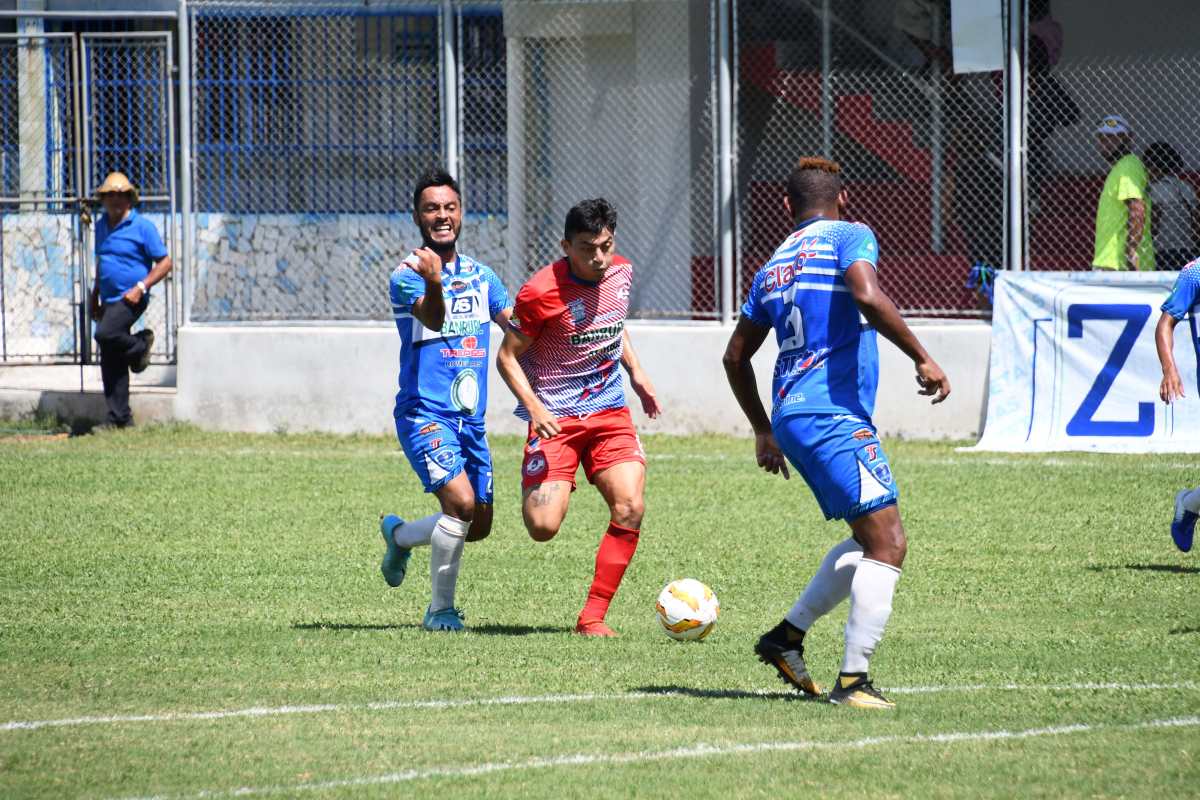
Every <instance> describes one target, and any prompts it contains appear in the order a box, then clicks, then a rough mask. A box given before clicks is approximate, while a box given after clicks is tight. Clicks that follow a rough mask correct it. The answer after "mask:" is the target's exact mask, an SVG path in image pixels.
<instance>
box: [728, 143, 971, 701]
mask: <svg viewBox="0 0 1200 800" xmlns="http://www.w3.org/2000/svg"><path fill="white" fill-rule="evenodd" d="M846 200H847V197H846V191H845V189H844V188H843V186H842V177H841V169H840V168H839V167H838V165H837V164H835V163H833V162H831V161H827V160H825V159H822V158H805V159H801V161H800V163H799V164H798V165H797V166H796V168H795V169H794V170H793V171H792V173H791V175H790V176H789V178H788V182H787V197H786V198H785V199H784V207H785V208H786V210H787V212H788V214H789V216H790V217H791V219H792V220H793V222H794V223H795V226H794V228H793V231H792V233H791V234H790V235H789V236H788V237H787V238H786V239H785V240H784V241H783V243H782V244H781V245H780V246H779V249H778V250H776V251H775V254H774V255H773V256H772V257H771V259H770V260H769V261H768V262H767V263H766V265H765V266H763V268H762V269H760V270H759V271H758V273H757V274H756V275H755V277H754V281H753V283H752V285H751V288H750V295H749V298H748V299H747V300H746V303H745V305H744V306H743V307H742V314H741V318H740V319H739V320H738V324H737V328H736V329H735V330H734V333H733V336H732V337H731V338H730V340H729V346H728V348H727V349H726V351H725V358H724V363H725V371H726V374H727V375H728V377H729V384H730V386H731V387H732V389H733V393H734V395H735V396H736V397H737V400H738V403H739V404H740V405H741V407H742V410H743V411H744V412H745V414H746V416H747V418H748V419H749V420H750V424H751V426H752V427H753V428H754V434H755V451H756V456H757V459H758V464H759V466H760V467H762V468H763V469H765V470H766V471H768V472H770V473H773V474H778V473H782V474H783V477H784V478H788V477H789V474H788V468H787V462H791V464H792V466H793V467H794V468H795V469H796V470H797V471H798V472H799V473H800V474H801V475H802V476H803V477H804V480H805V481H807V482H808V485H809V487H810V488H811V489H812V491H813V494H815V495H816V497H817V501H818V503H819V504H820V506H821V510H822V511H823V512H824V513H825V517H826V519H842V520H845V521H846V522H847V523H848V524H849V526H850V531H851V536H850V538H848V539H846V540H845V541H843V542H841V543H839V544H837V545H835V546H834V547H833V549H831V550H830V551H829V552H828V554H827V555H826V556H825V559H824V561H823V562H822V563H821V566H820V568H819V569H818V570H817V573H816V575H814V576H813V578H812V580H811V581H809V584H808V586H807V587H806V588H805V590H804V592H803V594H801V596H800V599H799V600H797V601H796V604H795V605H794V606H793V607H792V609H791V610H790V611H789V612H788V613H787V616H786V617H785V618H784V620H783V621H782V622H780V623H779V624H778V625H776V626H775V627H774V628H772V629H771V630H770V631H768V632H767V633H766V634H764V635H763V636H762V638H760V639H759V641H758V644H757V645H756V646H755V652H756V653H757V654H758V657H759V658H760V659H761V660H762V661H763V662H764V663H767V664H769V665H771V666H773V667H775V669H776V671H777V672H778V673H779V675H780V677H781V678H783V679H784V680H785V681H787V682H788V683H790V684H791V685H792V686H795V687H796V688H798V689H800V690H801V691H803V692H805V693H807V694H810V695H814V696H815V695H818V694H820V690H819V689H818V687H817V685H816V683H815V682H814V681H813V679H812V677H811V676H810V675H809V673H808V668H807V666H806V665H805V663H804V647H803V641H804V634H805V632H806V631H808V629H809V628H810V627H811V626H812V624H813V623H814V622H815V621H816V620H817V619H818V618H819V617H822V616H824V615H825V614H827V613H829V612H830V611H831V610H833V608H834V607H835V606H837V605H838V604H839V603H840V602H841V601H842V600H845V599H846V598H847V597H849V598H850V617H849V620H848V621H847V623H846V649H845V656H844V658H843V660H842V667H841V672H840V674H839V675H838V680H837V683H836V685H835V686H834V688H833V689H832V691H831V692H830V694H829V699H830V701H831V702H834V703H838V704H844V705H851V706H857V707H860V708H893V707H894V704H893V703H892V702H891V701H889V700H887V699H886V698H885V697H884V696H883V695H882V694H881V693H880V692H879V690H878V689H876V688H875V687H874V686H873V685H872V683H871V680H870V678H869V677H868V672H867V668H868V660H869V659H870V657H871V655H872V653H874V651H875V648H876V646H877V645H878V643H879V640H880V639H881V638H882V636H883V629H884V626H885V625H886V624H887V620H888V617H889V616H890V615H891V612H892V596H893V594H894V592H895V588H896V582H897V581H898V580H899V578H900V567H901V565H902V564H903V563H904V555H905V551H906V549H907V542H906V539H905V536H904V528H903V526H902V525H901V523H900V512H899V510H898V509H897V501H898V498H899V494H898V491H897V489H896V480H895V477H894V476H893V475H892V470H891V466H890V465H889V464H888V459H887V455H885V454H884V451H883V445H882V444H881V443H880V441H879V436H878V433H877V432H876V430H875V426H874V424H872V422H871V415H872V414H873V413H874V410H875V389H876V386H877V385H878V382H879V353H878V350H877V348H876V343H875V332H876V331H879V332H881V333H882V334H883V335H884V336H885V337H887V339H888V340H889V341H891V342H892V343H893V344H895V345H896V346H897V347H898V348H900V350H901V351H902V352H903V353H904V354H905V355H907V356H908V357H909V358H911V359H912V360H913V363H914V364H915V365H916V372H917V384H918V386H919V393H920V394H923V395H930V396H932V397H933V402H934V403H940V402H942V401H943V400H945V399H946V397H947V395H949V394H950V382H949V381H948V380H947V379H946V375H945V373H943V372H942V370H941V368H940V367H939V366H938V365H937V364H936V363H935V362H934V360H933V359H932V358H930V356H929V354H928V353H927V352H925V348H923V347H922V346H921V343H920V342H919V341H917V337H916V336H914V335H913V332H912V331H911V330H910V329H909V327H908V325H906V324H905V323H904V320H903V319H901V318H900V314H899V313H898V312H897V311H896V307H895V305H894V304H893V303H892V301H891V300H890V299H888V297H887V295H885V294H884V293H883V291H882V290H881V289H880V288H879V283H878V281H877V279H876V275H875V265H876V261H877V258H878V255H879V253H878V246H877V245H876V242H875V235H874V234H873V233H872V232H871V229H870V228H868V227H867V226H866V225H860V224H855V223H851V222H845V221H842V219H841V217H842V214H843V212H844V209H845V206H846ZM864 318H865V322H864ZM772 330H774V332H775V337H776V339H777V341H778V344H779V356H778V358H777V359H776V362H775V375H774V380H773V381H772V387H771V388H772V393H771V396H772V398H773V403H772V409H771V416H770V417H769V418H768V416H767V413H766V410H765V409H764V408H763V404H762V401H761V400H760V399H759V395H758V387H757V385H756V383H755V378H754V370H753V368H752V367H751V364H750V359H751V358H752V357H753V355H754V354H755V353H756V352H757V351H758V349H759V348H760V347H761V346H762V344H763V341H764V340H765V339H766V337H767V334H769V333H770V332H771V331H772ZM785 458H786V461H785Z"/></svg>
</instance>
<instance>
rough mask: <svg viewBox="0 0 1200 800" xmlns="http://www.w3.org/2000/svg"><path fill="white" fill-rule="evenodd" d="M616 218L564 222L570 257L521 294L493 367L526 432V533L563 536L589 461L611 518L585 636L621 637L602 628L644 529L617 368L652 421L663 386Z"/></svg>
mask: <svg viewBox="0 0 1200 800" xmlns="http://www.w3.org/2000/svg"><path fill="white" fill-rule="evenodd" d="M616 230H617V212H616V210H615V209H613V207H612V206H610V205H609V204H608V203H607V202H605V201H604V200H585V201H583V202H582V203H580V204H578V205H577V206H575V207H574V208H572V209H571V210H570V211H569V212H568V213H567V221H566V226H565V230H564V232H563V241H562V249H563V254H564V255H565V258H562V259H560V260H558V261H556V262H554V263H553V264H551V265H549V266H547V267H543V268H542V269H540V270H538V272H536V273H535V274H534V275H533V277H532V278H530V279H529V281H528V282H527V283H526V284H525V285H524V286H522V287H521V290H520V292H518V293H517V302H516V305H515V306H514V307H513V314H512V320H511V322H510V323H509V326H508V330H507V331H506V332H505V334H504V342H503V343H502V344H501V345H500V353H499V355H498V356H497V358H496V366H497V368H498V369H499V370H500V375H501V376H502V377H503V378H504V381H505V382H506V383H507V384H508V386H509V388H510V389H512V392H513V394H514V395H516V397H517V400H518V405H517V416H519V417H521V418H522V419H524V420H526V421H528V422H529V437H528V441H527V442H526V444H525V458H524V462H523V464H522V467H521V473H522V478H521V486H522V489H523V494H524V503H523V505H522V511H523V514H524V517H525V527H526V529H528V531H529V535H530V536H531V537H532V538H533V539H534V540H535V541H539V542H546V541H549V540H550V539H553V538H554V535H555V534H557V533H558V530H559V528H560V527H561V526H562V522H563V518H564V517H565V516H566V513H567V503H568V500H569V499H570V496H571V492H573V491H574V490H575V472H576V470H577V469H578V468H579V464H580V462H581V461H582V462H583V469H584V472H585V474H586V475H587V478H588V480H589V481H591V482H592V483H593V484H595V486H596V488H597V489H599V490H600V494H601V495H603V496H604V500H605V502H607V503H608V508H609V511H610V513H611V517H610V520H611V521H610V522H609V525H608V530H607V531H606V532H605V534H604V536H603V537H601V540H600V550H599V551H598V552H597V553H596V574H595V578H594V579H593V580H592V585H591V588H590V589H589V590H588V596H587V602H586V603H585V604H584V606H583V611H581V612H580V614H579V619H578V621H577V622H576V625H575V631H576V633H580V634H583V635H584V636H616V633H614V632H613V630H612V629H611V628H610V627H608V625H607V624H605V622H604V617H605V615H606V614H607V613H608V606H609V603H610V602H611V601H612V598H613V596H614V595H615V594H616V592H617V587H618V586H619V585H620V583H621V578H622V577H623V576H624V575H625V568H626V567H627V566H629V561H630V559H632V558H633V552H634V550H635V549H637V544H638V537H639V535H640V531H641V527H642V513H643V509H644V503H643V500H642V492H643V488H644V487H645V483H646V457H645V453H644V452H643V451H642V444H641V441H640V440H639V439H638V436H637V432H636V431H635V430H634V428H633V419H632V417H631V416H630V414H629V408H628V407H627V406H626V404H625V389H624V385H623V384H622V382H621V371H620V370H619V369H617V365H618V364H620V365H622V366H624V367H625V370H626V372H628V373H629V382H630V384H631V385H632V386H633V390H634V391H635V392H637V395H638V397H639V398H641V401H642V408H643V410H644V411H645V412H646V414H648V415H649V416H650V417H657V416H658V415H659V413H660V410H661V409H660V407H659V404H658V399H657V398H656V396H655V393H654V386H653V385H652V384H651V383H650V379H649V378H648V377H647V376H646V373H645V372H644V371H643V370H642V367H641V364H640V363H639V362H638V358H637V355H636V354H635V353H634V351H633V347H632V345H631V344H630V342H629V333H628V332H627V331H626V330H625V317H626V314H627V313H628V311H629V290H630V285H631V283H632V281H633V266H632V265H631V264H630V263H629V262H628V261H626V260H625V259H624V258H622V257H621V256H619V255H616V252H615V250H614V238H613V237H614V234H615V233H616Z"/></svg>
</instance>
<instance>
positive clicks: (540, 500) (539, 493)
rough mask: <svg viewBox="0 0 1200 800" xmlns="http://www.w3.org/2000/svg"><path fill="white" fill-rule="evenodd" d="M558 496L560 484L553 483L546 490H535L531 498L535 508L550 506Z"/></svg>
mask: <svg viewBox="0 0 1200 800" xmlns="http://www.w3.org/2000/svg"><path fill="white" fill-rule="evenodd" d="M556 494H558V484H557V483H552V484H550V485H549V486H547V487H545V488H542V489H534V490H533V493H532V494H531V495H530V497H532V498H533V505H534V506H535V507H537V506H548V505H550V501H551V500H552V499H553V498H554V495H556Z"/></svg>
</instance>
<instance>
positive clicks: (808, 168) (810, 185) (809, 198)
mask: <svg viewBox="0 0 1200 800" xmlns="http://www.w3.org/2000/svg"><path fill="white" fill-rule="evenodd" d="M841 191H842V168H841V167H840V166H838V165H837V163H836V162H833V161H830V160H829V159H826V158H817V157H808V158H802V159H800V161H799V162H797V164H796V166H795V168H794V169H793V170H792V174H791V175H788V179H787V196H788V202H789V203H791V205H792V213H794V214H800V213H802V212H805V211H811V210H812V209H814V208H819V207H822V206H827V205H829V204H830V203H835V202H837V198H838V195H839V194H841Z"/></svg>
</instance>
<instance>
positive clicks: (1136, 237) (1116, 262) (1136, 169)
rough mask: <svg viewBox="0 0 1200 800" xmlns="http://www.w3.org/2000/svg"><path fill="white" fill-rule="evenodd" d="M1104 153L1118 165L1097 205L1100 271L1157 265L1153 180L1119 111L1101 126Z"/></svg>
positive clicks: (1097, 263)
mask: <svg viewBox="0 0 1200 800" xmlns="http://www.w3.org/2000/svg"><path fill="white" fill-rule="evenodd" d="M1096 144H1097V147H1098V148H1099V149H1100V155H1101V156H1102V157H1103V158H1104V160H1105V161H1107V162H1108V163H1109V164H1111V165H1112V168H1111V169H1109V171H1108V177H1107V178H1105V179H1104V188H1103V189H1102V190H1101V191H1100V201H1099V203H1097V205H1096V248H1095V254H1094V255H1093V256H1092V267H1093V268H1094V269H1112V270H1120V269H1132V270H1138V269H1143V270H1152V269H1154V245H1153V243H1152V239H1151V237H1150V190H1149V178H1148V177H1147V175H1146V167H1145V165H1143V164H1142V160H1141V159H1140V158H1138V157H1137V156H1136V155H1134V153H1133V131H1132V130H1131V129H1130V127H1129V123H1128V122H1126V121H1125V118H1124V117H1122V116H1121V115H1119V114H1109V115H1108V116H1107V117H1105V118H1104V119H1102V120H1100V126H1099V127H1097V128H1096Z"/></svg>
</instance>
